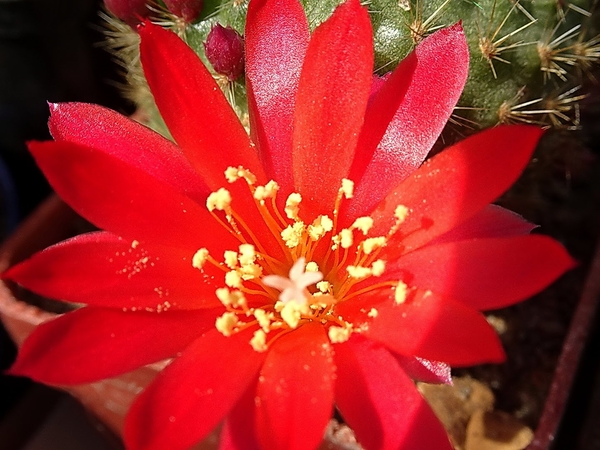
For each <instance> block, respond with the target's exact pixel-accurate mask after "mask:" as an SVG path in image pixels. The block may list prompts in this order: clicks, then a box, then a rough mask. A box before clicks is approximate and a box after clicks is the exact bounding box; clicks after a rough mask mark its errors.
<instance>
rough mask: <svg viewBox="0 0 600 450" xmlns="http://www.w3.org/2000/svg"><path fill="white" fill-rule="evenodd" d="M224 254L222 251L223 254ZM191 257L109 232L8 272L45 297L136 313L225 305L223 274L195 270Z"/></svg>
mask: <svg viewBox="0 0 600 450" xmlns="http://www.w3.org/2000/svg"><path fill="white" fill-rule="evenodd" d="M222 253H223V252H222V251H220V252H219V253H218V255H221V254H222ZM192 256H193V254H192V252H189V251H184V250H179V249H174V248H158V247H147V246H145V245H144V244H136V243H135V242H134V243H133V244H132V243H131V242H129V241H125V240H123V239H121V238H119V237H117V236H114V235H111V234H109V233H103V232H99V233H89V234H83V235H80V236H76V237H74V238H72V239H69V240H67V241H64V242H61V243H59V244H57V245H54V246H52V247H49V248H47V249H45V250H44V251H42V252H39V253H36V254H35V255H33V256H32V257H31V258H30V259H28V260H26V261H24V262H23V263H21V264H18V265H16V266H14V267H12V268H10V269H9V270H8V271H6V272H5V273H4V274H3V275H2V278H5V279H10V280H13V281H16V282H17V283H19V284H21V285H23V286H25V287H26V288H28V289H30V290H32V291H34V292H36V293H38V294H40V295H43V296H46V297H50V298H59V299H61V300H65V301H69V302H75V303H86V304H88V305H93V306H104V307H111V308H124V309H128V310H131V309H133V310H134V311H135V310H136V309H137V310H157V309H158V310H159V311H161V310H166V309H197V308H206V307H217V306H220V302H219V301H218V300H217V298H216V296H215V291H216V289H217V288H219V287H222V286H223V282H222V281H223V272H222V270H221V269H219V268H216V267H214V266H212V265H211V264H206V265H205V267H204V268H203V270H202V271H200V270H198V269H196V268H194V267H192V263H191V259H192Z"/></svg>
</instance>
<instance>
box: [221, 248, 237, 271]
mask: <svg viewBox="0 0 600 450" xmlns="http://www.w3.org/2000/svg"><path fill="white" fill-rule="evenodd" d="M223 258H224V261H225V265H226V266H227V267H229V268H230V269H235V268H236V267H237V263H238V254H237V252H234V251H233V250H225V253H224V254H223Z"/></svg>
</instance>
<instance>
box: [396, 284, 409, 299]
mask: <svg viewBox="0 0 600 450" xmlns="http://www.w3.org/2000/svg"><path fill="white" fill-rule="evenodd" d="M407 294H408V286H407V285H406V283H404V282H402V281H398V284H397V285H396V289H395V292H394V301H395V302H396V303H397V304H398V305H400V304H402V303H404V302H405V301H406V295H407Z"/></svg>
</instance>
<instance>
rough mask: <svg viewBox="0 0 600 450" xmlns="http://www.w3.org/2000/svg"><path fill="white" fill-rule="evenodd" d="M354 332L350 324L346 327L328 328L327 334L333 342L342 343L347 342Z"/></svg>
mask: <svg viewBox="0 0 600 450" xmlns="http://www.w3.org/2000/svg"><path fill="white" fill-rule="evenodd" d="M351 334H352V326H351V325H350V324H348V325H347V326H345V327H338V326H335V325H334V326H331V327H329V330H327V335H328V336H329V340H330V341H331V343H332V344H341V343H342V342H346V341H347V340H348V339H350V335H351Z"/></svg>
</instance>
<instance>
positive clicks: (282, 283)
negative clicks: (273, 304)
mask: <svg viewBox="0 0 600 450" xmlns="http://www.w3.org/2000/svg"><path fill="white" fill-rule="evenodd" d="M305 269H306V259H305V258H304V257H301V258H298V259H297V260H296V262H295V263H294V265H293V266H292V267H291V269H290V272H289V278H286V277H282V276H281V275H266V276H264V277H263V278H262V282H263V283H264V284H265V285H267V286H269V287H272V288H275V289H277V290H279V291H281V293H280V294H279V301H281V302H282V303H283V304H287V303H289V302H291V301H293V302H294V303H296V304H298V305H306V304H307V303H308V299H309V298H310V297H312V295H311V294H310V292H309V291H308V289H307V287H308V286H312V285H313V284H315V283H318V282H319V281H321V280H323V274H322V273H321V272H319V271H316V272H306V271H305Z"/></svg>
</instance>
